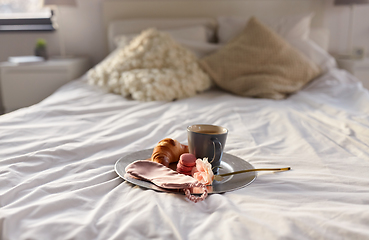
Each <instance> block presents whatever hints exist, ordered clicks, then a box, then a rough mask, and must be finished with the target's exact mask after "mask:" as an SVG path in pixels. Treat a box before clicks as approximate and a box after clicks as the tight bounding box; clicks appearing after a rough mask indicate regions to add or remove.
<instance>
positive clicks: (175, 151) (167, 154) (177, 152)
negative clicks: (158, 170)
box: [150, 138, 188, 167]
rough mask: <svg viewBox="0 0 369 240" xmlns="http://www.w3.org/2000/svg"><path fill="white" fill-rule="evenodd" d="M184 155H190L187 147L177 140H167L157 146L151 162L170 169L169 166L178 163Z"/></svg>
mask: <svg viewBox="0 0 369 240" xmlns="http://www.w3.org/2000/svg"><path fill="white" fill-rule="evenodd" d="M183 153H188V146H187V145H184V144H181V143H180V142H178V141H177V140H175V139H171V138H165V139H163V140H161V141H160V142H159V143H158V144H157V145H156V147H155V148H154V151H153V153H152V155H151V159H150V160H151V161H154V162H157V163H161V164H163V165H164V166H167V167H169V164H170V163H172V162H177V161H178V160H179V156H181V155H182V154H183Z"/></svg>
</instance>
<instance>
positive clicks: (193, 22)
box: [108, 17, 217, 51]
mask: <svg viewBox="0 0 369 240" xmlns="http://www.w3.org/2000/svg"><path fill="white" fill-rule="evenodd" d="M199 25H201V26H205V28H206V30H207V36H208V40H209V41H211V40H213V39H214V35H215V29H216V27H217V22H216V20H215V19H214V18H208V17H200V18H199V17H198V18H133V19H125V20H118V21H113V22H111V23H110V24H109V27H108V38H109V49H110V51H113V50H114V49H115V46H114V42H113V41H114V37H115V36H119V35H122V34H139V33H141V32H142V31H144V30H146V29H148V28H156V29H158V30H165V29H175V28H183V27H191V26H199Z"/></svg>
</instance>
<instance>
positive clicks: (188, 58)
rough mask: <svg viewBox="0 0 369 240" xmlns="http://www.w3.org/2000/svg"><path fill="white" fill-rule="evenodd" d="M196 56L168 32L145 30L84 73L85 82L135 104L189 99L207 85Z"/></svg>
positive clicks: (206, 79)
mask: <svg viewBox="0 0 369 240" xmlns="http://www.w3.org/2000/svg"><path fill="white" fill-rule="evenodd" d="M197 60H198V59H197V57H196V56H195V55H194V54H193V53H192V52H191V51H189V50H187V49H186V48H184V47H182V46H181V45H180V44H179V43H177V42H176V41H175V40H174V39H173V38H172V37H171V36H170V35H169V34H168V33H164V32H161V31H158V30H156V29H147V30H145V31H143V32H142V33H141V34H140V35H139V36H137V37H136V38H134V39H133V40H132V41H130V43H129V44H128V45H127V46H125V47H122V48H118V49H116V50H115V51H114V52H113V53H111V54H110V55H109V56H108V57H107V58H106V59H104V60H103V61H102V62H101V63H99V64H98V65H96V66H95V67H94V68H92V69H90V70H89V71H88V82H89V83H90V84H92V85H97V86H100V87H102V88H105V89H108V90H109V91H111V92H113V93H117V94H121V95H122V96H125V97H131V98H132V99H135V100H139V101H172V100H174V99H181V98H187V97H192V96H194V95H196V94H197V93H199V92H202V91H204V90H206V89H208V88H209V87H210V86H211V80H210V77H209V75H208V74H206V73H205V72H204V71H203V70H202V69H201V67H200V66H199V64H198V62H197Z"/></svg>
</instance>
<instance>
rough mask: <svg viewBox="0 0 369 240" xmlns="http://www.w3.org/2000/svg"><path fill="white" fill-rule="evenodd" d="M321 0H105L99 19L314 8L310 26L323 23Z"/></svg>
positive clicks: (308, 10)
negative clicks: (101, 17)
mask: <svg viewBox="0 0 369 240" xmlns="http://www.w3.org/2000/svg"><path fill="white" fill-rule="evenodd" d="M324 4H325V3H324V1H321V0H105V1H103V22H104V27H105V32H106V33H108V26H109V23H111V22H113V21H116V20H121V19H129V18H185V17H190V18H192V17H217V16H251V15H254V16H256V17H257V16H270V17H281V16H285V15H293V14H303V13H311V12H314V13H315V15H314V18H313V21H312V27H323V25H324Z"/></svg>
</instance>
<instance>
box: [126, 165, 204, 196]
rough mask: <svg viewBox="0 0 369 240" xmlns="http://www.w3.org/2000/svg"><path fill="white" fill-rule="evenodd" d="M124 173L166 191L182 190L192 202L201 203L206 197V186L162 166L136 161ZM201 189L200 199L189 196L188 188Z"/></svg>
mask: <svg viewBox="0 0 369 240" xmlns="http://www.w3.org/2000/svg"><path fill="white" fill-rule="evenodd" d="M125 170H126V173H128V174H130V175H132V176H133V177H135V178H138V179H142V180H146V181H150V182H152V183H153V184H155V185H156V186H159V187H162V188H167V189H183V190H184V191H185V193H186V196H187V198H188V199H190V200H191V201H193V202H198V201H202V200H204V199H205V198H206V196H207V195H208V190H207V188H206V185H204V184H202V183H200V182H198V181H197V180H196V179H194V178H193V177H190V176H186V175H184V174H180V173H177V172H176V171H173V170H172V169H170V168H168V167H166V166H164V165H163V164H160V163H157V162H153V161H149V160H138V161H135V162H133V163H131V164H129V165H128V166H127V167H126V169H125ZM193 187H201V188H202V189H204V192H203V194H202V195H201V196H200V197H196V196H194V195H191V193H190V190H189V189H190V188H193Z"/></svg>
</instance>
